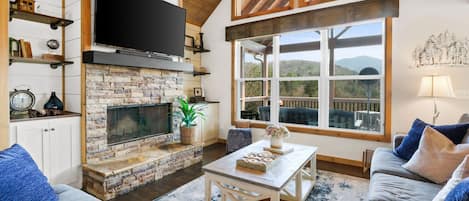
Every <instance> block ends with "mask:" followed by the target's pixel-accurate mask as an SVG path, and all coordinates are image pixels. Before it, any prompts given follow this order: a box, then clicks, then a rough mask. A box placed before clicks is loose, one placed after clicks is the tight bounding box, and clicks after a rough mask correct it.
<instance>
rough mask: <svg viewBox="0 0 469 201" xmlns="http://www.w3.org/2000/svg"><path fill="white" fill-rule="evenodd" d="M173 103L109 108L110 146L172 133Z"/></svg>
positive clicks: (108, 140) (108, 130)
mask: <svg viewBox="0 0 469 201" xmlns="http://www.w3.org/2000/svg"><path fill="white" fill-rule="evenodd" d="M171 113H172V106H171V103H163V104H151V105H130V106H116V107H108V109H107V133H108V135H107V136H108V137H107V142H108V145H115V144H121V143H125V142H129V141H135V140H139V139H143V138H147V137H152V136H158V135H164V134H168V133H172V115H171Z"/></svg>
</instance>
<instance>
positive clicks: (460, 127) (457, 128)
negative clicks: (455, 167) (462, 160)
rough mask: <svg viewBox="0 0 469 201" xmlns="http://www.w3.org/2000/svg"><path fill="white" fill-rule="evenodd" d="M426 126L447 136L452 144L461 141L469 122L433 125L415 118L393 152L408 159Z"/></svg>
mask: <svg viewBox="0 0 469 201" xmlns="http://www.w3.org/2000/svg"><path fill="white" fill-rule="evenodd" d="M426 126H430V127H432V128H434V129H436V130H437V131H439V132H440V133H442V134H443V135H445V136H446V137H448V138H449V139H450V140H451V141H452V142H453V143H454V144H459V143H461V141H462V139H463V138H464V136H465V135H466V132H467V129H468V128H469V124H453V125H442V126H434V125H430V124H427V123H425V122H424V121H422V120H420V119H416V120H415V121H414V123H412V128H410V130H409V133H408V134H407V136H406V137H405V138H404V140H402V143H401V144H400V145H399V147H397V148H396V149H395V151H394V154H395V155H396V156H398V157H400V158H402V159H405V160H410V158H412V155H414V153H415V151H417V149H418V147H419V142H420V138H422V134H423V130H424V129H425V127H426Z"/></svg>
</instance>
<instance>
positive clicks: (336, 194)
mask: <svg viewBox="0 0 469 201" xmlns="http://www.w3.org/2000/svg"><path fill="white" fill-rule="evenodd" d="M318 173H319V174H318V180H317V182H316V185H315V186H314V189H313V191H312V192H311V193H310V194H309V197H308V198H307V199H306V200H307V201H364V200H366V194H367V192H368V184H369V180H367V179H362V178H358V177H352V176H348V175H343V174H338V173H333V172H328V171H321V170H319V171H318ZM203 200H204V177H203V176H202V177H199V178H197V179H195V180H193V181H191V182H189V183H187V184H185V185H184V186H181V187H179V188H178V189H176V190H174V191H172V192H170V193H169V194H167V195H164V196H161V197H159V198H157V199H156V200H154V201H203ZM211 200H212V201H219V200H220V192H219V191H218V189H217V187H215V186H213V187H212V199H211Z"/></svg>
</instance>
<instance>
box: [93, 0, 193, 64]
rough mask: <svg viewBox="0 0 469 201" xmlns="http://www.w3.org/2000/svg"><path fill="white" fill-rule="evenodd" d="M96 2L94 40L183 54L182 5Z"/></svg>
mask: <svg viewBox="0 0 469 201" xmlns="http://www.w3.org/2000/svg"><path fill="white" fill-rule="evenodd" d="M95 2H96V4H95V20H94V21H95V23H94V36H95V39H94V41H95V43H97V44H102V45H107V46H113V47H117V48H118V49H119V48H122V49H134V50H139V51H144V52H155V53H162V54H167V55H175V56H181V57H184V42H185V29H186V11H185V10H184V9H183V8H180V7H178V6H175V5H172V4H170V3H167V2H165V1H163V0H112V1H110V0H96V1H95Z"/></svg>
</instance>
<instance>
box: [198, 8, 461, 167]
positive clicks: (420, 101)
mask: <svg viewBox="0 0 469 201" xmlns="http://www.w3.org/2000/svg"><path fill="white" fill-rule="evenodd" d="M347 2H352V1H351V0H347V1H336V2H333V3H326V4H323V5H320V6H316V7H314V6H312V7H308V8H302V9H297V10H295V11H286V12H283V13H277V14H272V15H269V16H261V17H256V18H252V19H244V20H240V21H235V22H231V17H230V16H231V15H230V14H231V8H230V6H231V1H228V0H224V1H221V3H220V4H219V5H218V7H217V8H216V10H215V11H214V12H213V14H212V15H211V16H210V18H209V19H208V20H207V22H206V23H205V24H204V26H203V27H202V32H204V33H205V36H206V37H205V44H206V47H207V48H208V49H210V50H211V52H210V53H207V54H203V55H202V66H206V67H208V68H209V70H210V72H211V73H212V74H211V76H208V77H206V78H204V80H203V85H204V86H205V90H206V96H207V98H208V99H210V100H219V101H220V102H221V103H220V137H221V138H226V134H227V133H228V129H229V128H230V127H231V104H232V103H231V81H230V80H231V45H230V43H229V42H225V27H226V26H230V25H234V24H240V23H246V22H249V21H255V20H260V19H265V18H269V17H274V16H280V15H285V14H290V13H294V12H299V11H304V10H313V9H318V8H320V7H325V6H330V5H334V4H341V3H347ZM468 10H469V2H468V1H467V0H447V1H441V0H401V1H400V17H399V18H397V19H394V25H393V28H394V29H393V35H394V36H393V87H392V94H393V98H392V101H393V102H392V131H393V133H396V132H406V131H407V130H408V128H409V126H410V124H411V123H412V121H413V120H414V119H415V118H416V117H419V118H422V119H423V120H426V121H431V116H432V102H431V100H429V99H426V98H419V97H416V94H417V90H418V86H419V83H420V79H421V76H423V75H427V74H432V73H435V72H437V73H440V74H449V75H451V76H452V79H453V85H454V88H455V90H457V91H465V92H466V93H467V91H468V90H469V88H468V87H467V86H469V85H468V84H469V79H466V77H467V75H469V67H467V68H442V69H430V70H425V71H424V70H417V69H415V68H411V67H410V64H411V63H412V51H413V49H414V48H415V47H416V46H417V45H422V44H423V43H424V42H425V40H426V39H427V38H428V37H429V36H430V35H431V34H439V33H440V32H443V31H445V30H449V31H451V32H455V33H456V35H458V36H460V37H469V21H468V20H467V19H468V18H469V12H467V11H468ZM467 94H469V93H467ZM468 103H469V98H461V97H460V98H458V99H441V100H440V101H439V108H440V111H441V112H442V114H441V117H440V119H439V122H438V123H451V122H455V121H456V120H457V119H458V118H459V116H460V115H461V113H462V112H464V111H465V112H469V104H468ZM254 133H255V136H256V137H255V139H260V138H261V135H262V134H263V131H262V130H260V129H254ZM288 141H291V142H297V143H302V144H310V145H315V146H318V147H319V153H320V154H324V155H329V156H336V157H341V158H347V159H352V160H361V156H362V151H363V150H365V149H373V148H376V147H379V146H390V144H387V143H377V142H371V141H363V140H354V139H346V138H337V137H327V136H319V135H308V134H299V133H294V134H293V137H291V138H290V139H288Z"/></svg>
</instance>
